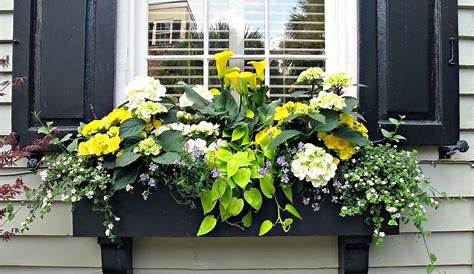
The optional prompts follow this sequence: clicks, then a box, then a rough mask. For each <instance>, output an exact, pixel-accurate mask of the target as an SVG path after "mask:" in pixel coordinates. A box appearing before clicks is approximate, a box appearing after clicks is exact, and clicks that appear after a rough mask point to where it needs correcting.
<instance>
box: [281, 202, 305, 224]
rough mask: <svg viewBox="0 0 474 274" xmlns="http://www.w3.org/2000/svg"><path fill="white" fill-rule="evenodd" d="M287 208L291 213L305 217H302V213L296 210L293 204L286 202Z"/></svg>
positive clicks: (297, 216) (301, 218)
mask: <svg viewBox="0 0 474 274" xmlns="http://www.w3.org/2000/svg"><path fill="white" fill-rule="evenodd" d="M285 210H286V211H288V212H290V213H291V215H293V216H295V217H296V218H298V219H300V220H303V217H301V214H300V213H299V212H298V210H296V208H295V207H294V206H293V205H292V204H286V206H285Z"/></svg>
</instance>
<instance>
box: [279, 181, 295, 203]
mask: <svg viewBox="0 0 474 274" xmlns="http://www.w3.org/2000/svg"><path fill="white" fill-rule="evenodd" d="M281 189H282V190H283V193H284V194H285V196H286V198H287V199H288V200H289V201H290V202H292V203H293V190H292V189H291V186H289V185H283V186H282V187H281Z"/></svg>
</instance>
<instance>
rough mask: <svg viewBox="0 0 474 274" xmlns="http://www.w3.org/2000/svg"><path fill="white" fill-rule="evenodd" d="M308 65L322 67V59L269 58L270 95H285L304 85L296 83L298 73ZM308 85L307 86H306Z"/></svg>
mask: <svg viewBox="0 0 474 274" xmlns="http://www.w3.org/2000/svg"><path fill="white" fill-rule="evenodd" d="M309 67H321V68H324V61H317V60H292V59H273V60H270V93H271V95H272V96H276V97H285V96H287V95H288V94H290V93H292V92H294V91H297V90H300V89H302V88H304V87H305V86H302V85H297V84H296V79H297V78H298V75H299V74H300V73H301V72H302V71H303V70H305V69H307V68H309ZM308 87H309V86H308Z"/></svg>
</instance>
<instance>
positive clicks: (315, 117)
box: [310, 113, 326, 124]
mask: <svg viewBox="0 0 474 274" xmlns="http://www.w3.org/2000/svg"><path fill="white" fill-rule="evenodd" d="M310 117H311V118H312V119H313V120H315V121H318V122H320V123H321V124H326V117H325V116H324V115H322V114H319V113H316V114H312V115H310Z"/></svg>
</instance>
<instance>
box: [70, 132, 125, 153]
mask: <svg viewBox="0 0 474 274" xmlns="http://www.w3.org/2000/svg"><path fill="white" fill-rule="evenodd" d="M120 141H121V140H120V137H119V136H115V137H112V138H110V137H109V135H107V134H102V133H98V134H96V135H94V136H93V137H92V138H91V139H89V140H88V141H86V142H82V143H80V144H79V147H78V155H79V156H92V155H95V156H102V155H105V154H110V153H114V152H115V151H116V150H118V149H119V146H120Z"/></svg>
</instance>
